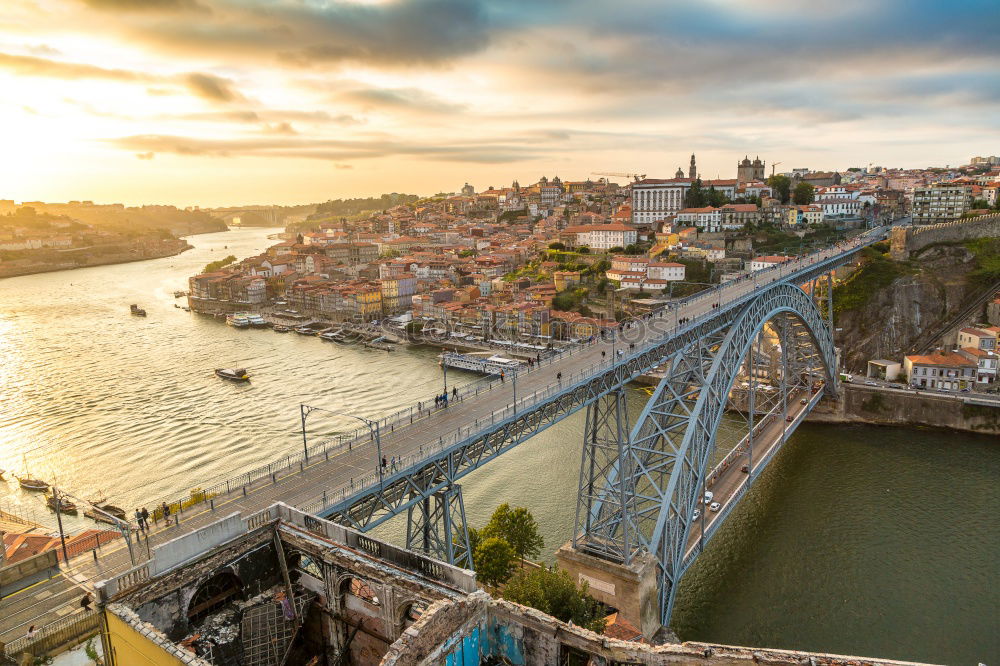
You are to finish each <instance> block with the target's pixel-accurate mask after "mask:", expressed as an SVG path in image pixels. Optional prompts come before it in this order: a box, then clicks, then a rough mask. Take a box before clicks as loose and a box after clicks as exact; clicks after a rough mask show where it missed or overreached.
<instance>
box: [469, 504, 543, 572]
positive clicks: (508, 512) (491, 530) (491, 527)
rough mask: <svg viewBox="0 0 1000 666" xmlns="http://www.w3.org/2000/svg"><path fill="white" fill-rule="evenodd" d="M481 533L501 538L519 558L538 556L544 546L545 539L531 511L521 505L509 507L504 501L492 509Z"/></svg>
mask: <svg viewBox="0 0 1000 666" xmlns="http://www.w3.org/2000/svg"><path fill="white" fill-rule="evenodd" d="M483 534H484V535H485V536H488V537H497V538H500V539H503V540H504V541H506V542H507V543H509V544H510V545H511V547H512V548H513V549H514V552H515V553H516V554H517V556H518V557H519V558H521V559H524V558H526V557H538V556H539V554H541V552H542V548H544V547H545V539H543V538H542V536H541V535H540V534H539V533H538V523H536V522H535V517H534V516H532V515H531V512H530V511H528V510H527V509H526V508H524V507H523V506H519V507H517V508H515V509H511V508H510V505H509V504H507V503H506V502H504V503H503V504H501V505H500V506H498V507H497V508H496V509H495V510H494V511H493V515H492V516H491V517H490V522H489V523H487V525H486V527H484V528H483Z"/></svg>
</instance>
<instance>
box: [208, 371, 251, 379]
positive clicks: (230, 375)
mask: <svg viewBox="0 0 1000 666" xmlns="http://www.w3.org/2000/svg"><path fill="white" fill-rule="evenodd" d="M215 374H216V375H218V376H219V377H221V378H222V379H229V380H232V381H234V382H248V381H250V375H248V374H247V371H246V368H216V369H215Z"/></svg>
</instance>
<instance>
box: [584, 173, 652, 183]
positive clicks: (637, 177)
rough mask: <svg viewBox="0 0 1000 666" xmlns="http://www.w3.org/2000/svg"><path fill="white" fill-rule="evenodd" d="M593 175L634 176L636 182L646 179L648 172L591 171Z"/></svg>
mask: <svg viewBox="0 0 1000 666" xmlns="http://www.w3.org/2000/svg"><path fill="white" fill-rule="evenodd" d="M590 175H592V176H612V177H614V178H632V179H634V180H635V181H636V182H639V181H640V180H642V179H644V178H645V177H646V174H644V173H623V172H620V171H591V172H590Z"/></svg>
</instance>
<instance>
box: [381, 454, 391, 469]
mask: <svg viewBox="0 0 1000 666" xmlns="http://www.w3.org/2000/svg"><path fill="white" fill-rule="evenodd" d="M388 464H389V461H388V460H386V459H385V456H382V469H383V470H384V469H385V468H386V466H387V465H388Z"/></svg>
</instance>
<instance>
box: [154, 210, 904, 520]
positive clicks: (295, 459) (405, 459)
mask: <svg viewBox="0 0 1000 666" xmlns="http://www.w3.org/2000/svg"><path fill="white" fill-rule="evenodd" d="M882 235H884V230H883V229H882V228H876V229H871V230H869V231H867V232H865V233H863V234H861V235H859V236H858V237H856V238H855V239H853V240H852V241H850V242H845V243H843V244H841V245H843V246H844V247H845V249H844V250H843V251H842V252H840V253H837V254H836V255H832V256H831V257H828V258H826V259H824V261H825V262H826V261H831V260H834V259H836V258H837V257H840V256H842V255H846V254H851V253H853V252H856V251H857V249H858V246H859V245H863V244H868V243H870V242H874V240H877V238H879V237H881V236H882ZM790 268H791V267H790V266H788V265H786V264H779V265H776V266H773V267H771V268H768V269H764V270H760V271H755V272H754V273H752V274H750V275H748V276H746V277H744V278H743V279H744V280H746V279H751V280H753V281H754V282H755V283H760V284H768V283H767V278H769V277H773V278H774V280H777V279H778V278H779V277H780V278H785V277H786V276H787V274H789V273H793V274H794V273H796V272H807V271H809V270H811V269H812V266H811V265H805V266H800V267H795V268H794V269H793V270H791V271H790V270H789V269H790ZM730 286H732V283H725V284H720V285H717V286H715V287H713V288H711V289H706V290H704V291H701V292H697V293H695V294H691V295H689V296H686V297H684V298H680V299H676V300H675V301H673V302H672V303H671V305H670V310H661V311H660V313H659V315H660V316H659V317H656V318H653V319H660V320H665V319H668V318H669V316H670V312H673V311H677V310H679V309H680V308H682V307H684V306H687V305H691V304H694V303H696V302H698V301H705V300H714V299H717V298H718V295H719V292H720V291H721V290H724V289H726V288H728V287H730ZM747 297H748V295H744V296H743V297H741V298H739V299H735V300H734V301H732V302H738V301H741V300H745V299H746V298H747ZM715 314H717V312H716V311H713V310H708V311H706V312H705V313H703V314H702V315H700V316H698V317H695V318H692V319H691V320H690V321H687V322H685V323H684V324H682V325H675V326H674V327H673V328H671V329H662V327H661V330H659V331H654V332H656V335H655V336H654V337H653V338H652V339H651V340H650V339H648V338H647V340H645V341H644V342H645V344H642V345H641V346H638V347H637V348H636V349H635V350H630V351H629V353H628V354H627V355H623V356H622V357H621V358H620V359H617V360H616V359H614V358H610V359H607V360H602V361H599V362H597V363H595V364H594V365H593V366H591V367H589V368H585V369H583V370H579V371H576V372H573V373H569V374H568V375H566V376H564V377H563V378H562V382H560V383H556V384H552V385H549V386H548V387H546V388H544V389H539V390H537V391H534V392H533V393H531V394H528V395H526V396H523V397H521V398H519V399H518V400H517V403H516V405H514V404H508V405H506V406H504V407H502V408H500V409H497V410H494V411H493V412H491V414H490V415H489V417H481V418H477V419H474V421H473V423H472V424H470V425H468V426H464V427H461V428H459V429H458V430H456V431H455V432H453V433H452V434H450V435H449V436H448V437H445V438H441V439H439V441H438V442H436V443H433V442H432V443H430V444H428V445H426V446H424V447H422V449H420V450H419V451H418V452H417V453H416V454H412V455H409V456H402V457H401V458H399V459H398V460H399V462H398V463H397V466H396V468H397V469H400V470H401V469H407V468H410V467H412V466H414V465H417V464H419V463H420V462H421V461H423V460H425V459H427V458H428V457H431V456H433V455H437V454H439V453H440V452H441V451H443V450H445V449H447V448H450V447H452V446H455V445H456V444H458V443H460V442H461V441H462V440H463V439H465V438H468V437H471V436H472V435H473V434H475V433H476V432H478V430H479V429H481V428H482V427H484V426H485V424H486V422H487V420H488V421H489V423H490V425H494V424H496V423H498V422H501V421H503V420H505V419H508V418H512V417H513V416H515V415H516V412H518V411H523V410H525V409H529V408H531V407H534V406H535V405H537V404H538V403H540V402H543V401H545V400H548V399H549V398H551V397H553V396H554V395H556V394H559V393H562V392H563V391H565V390H566V389H567V388H569V387H571V386H573V385H575V384H579V383H582V382H585V381H587V380H589V379H592V378H594V377H595V376H597V375H599V374H602V373H604V372H606V371H607V370H608V368H609V367H611V366H613V365H615V364H616V363H617V362H624V361H626V360H629V359H631V358H632V357H633V356H636V355H639V354H642V353H645V352H646V351H648V350H649V349H650V348H651V347H653V346H656V345H659V344H662V341H663V339H664V338H666V337H669V336H673V335H676V334H677V333H679V332H680V331H681V330H683V329H685V328H687V327H693V326H697V325H699V324H700V323H702V322H703V321H704V320H705V319H707V318H709V317H712V316H714V315H715ZM636 321H642V320H636ZM628 330H631V329H628V328H627V329H626V330H625V331H623V338H624V339H626V340H627V339H628V337H629V336H628V334H627V331H628ZM613 335H614V336H617V333H614V334H613ZM602 341H603V340H601V339H600V338H592V339H590V340H588V341H587V342H585V343H582V344H579V345H576V346H574V347H572V348H570V349H568V350H563V351H561V352H560V353H558V354H554V355H551V356H549V357H548V358H544V359H541V360H540V361H538V362H536V363H535V364H534V365H533V366H532V367H528V368H524V369H521V370H518V372H517V376H518V377H520V376H525V375H530V374H531V373H533V372H536V371H538V370H541V369H542V368H545V367H548V366H551V365H552V364H553V363H556V362H559V361H561V360H563V359H566V358H569V357H572V356H575V355H577V354H580V353H582V352H584V351H586V350H587V349H589V348H590V347H591V346H592V345H594V344H599V343H601V342H602ZM514 381H516V380H514V378H513V377H512V378H511V383H513V382H514ZM505 387H506V382H505V381H504V380H501V379H500V378H499V377H498V376H496V375H491V376H487V377H484V378H481V379H478V380H475V381H472V382H468V383H466V384H464V385H462V386H459V387H458V396H457V398H456V397H455V396H453V395H451V394H449V395H448V401H449V402H448V404H449V405H454V404H455V403H457V402H462V401H463V400H466V399H468V398H471V397H475V396H478V395H480V394H481V393H485V392H489V391H494V390H497V389H498V388H505ZM444 409H447V407H445V406H443V405H433V403H432V402H431V401H427V404H424V401H419V402H417V403H416V404H413V405H410V406H409V407H405V408H403V409H400V410H398V411H396V412H393V413H391V414H388V415H386V416H383V417H381V418H379V419H377V420H376V421H375V422H376V423H377V424H378V427H379V430H380V431H381V433H382V434H387V433H390V432H394V431H395V429H396V428H398V427H405V426H407V425H410V424H413V423H416V422H417V421H418V420H421V419H425V418H428V417H430V416H432V415H433V414H435V413H437V412H439V411H442V410H444ZM372 439H373V436H372V432H371V431H370V430H369V429H368V428H367V427H359V428H356V429H355V430H352V431H349V432H346V433H341V434H338V435H336V436H335V437H331V438H328V439H326V440H323V441H321V442H319V443H317V444H316V445H314V446H311V447H308V448H307V449H305V450H303V451H301V452H298V453H294V454H293V453H289V454H287V455H285V456H284V457H282V458H279V459H277V460H274V461H272V462H269V463H268V464H266V465H261V466H259V467H255V468H253V469H250V470H248V471H245V472H241V473H240V474H237V475H235V476H232V477H229V478H226V479H223V480H221V481H218V482H216V483H214V484H212V485H209V486H206V487H204V488H199V489H196V490H195V491H192V492H191V493H190V495H188V496H186V497H182V498H180V499H172V500H168V499H164V500H163V501H162V502H161V504H162V503H166V504H167V505H168V506H170V507H171V513H172V514H180V516H183V513H184V511H185V510H187V509H189V508H190V507H191V506H193V505H195V504H200V503H202V502H213V500H214V498H216V497H220V496H225V495H229V494H231V493H233V492H242V493H244V494H245V493H246V492H247V489H248V488H249V487H250V486H252V485H253V484H255V483H260V482H261V481H263V480H270V481H272V482H273V481H276V479H277V475H278V474H279V473H282V472H285V471H287V470H289V469H294V468H296V467H298V468H299V469H300V470H302V469H304V468H305V466H306V465H308V464H311V463H313V462H316V461H317V460H319V459H321V458H322V459H323V460H328V459H329V458H330V456H331V455H335V454H337V453H340V452H342V451H343V450H345V449H346V450H352V449H353V448H354V447H355V446H358V445H364V444H365V443H367V442H371V441H372ZM372 461H373V467H375V465H376V461H375V459H374V456H373V458H372ZM378 480H379V475H378V471H377V467H376V469H375V471H373V472H372V473H371V474H368V475H365V476H362V477H360V478H359V479H352V482H351V483H349V484H347V485H346V486H345V487H343V488H341V489H339V491H335V492H334V493H327V494H325V495H324V497H323V498H321V499H319V500H317V502H320V504H319V506H324V505H328V504H329V503H330V502H338V501H341V500H342V499H343V498H344V497H346V496H347V495H348V494H353V493H356V492H358V491H359V490H363V489H365V488H367V487H370V486H371V485H372V484H373V483H377V482H378ZM335 498H339V499H335ZM314 504H315V503H314ZM157 506H158V505H157ZM159 517H160V511H159V509H154V519H158V518H159Z"/></svg>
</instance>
